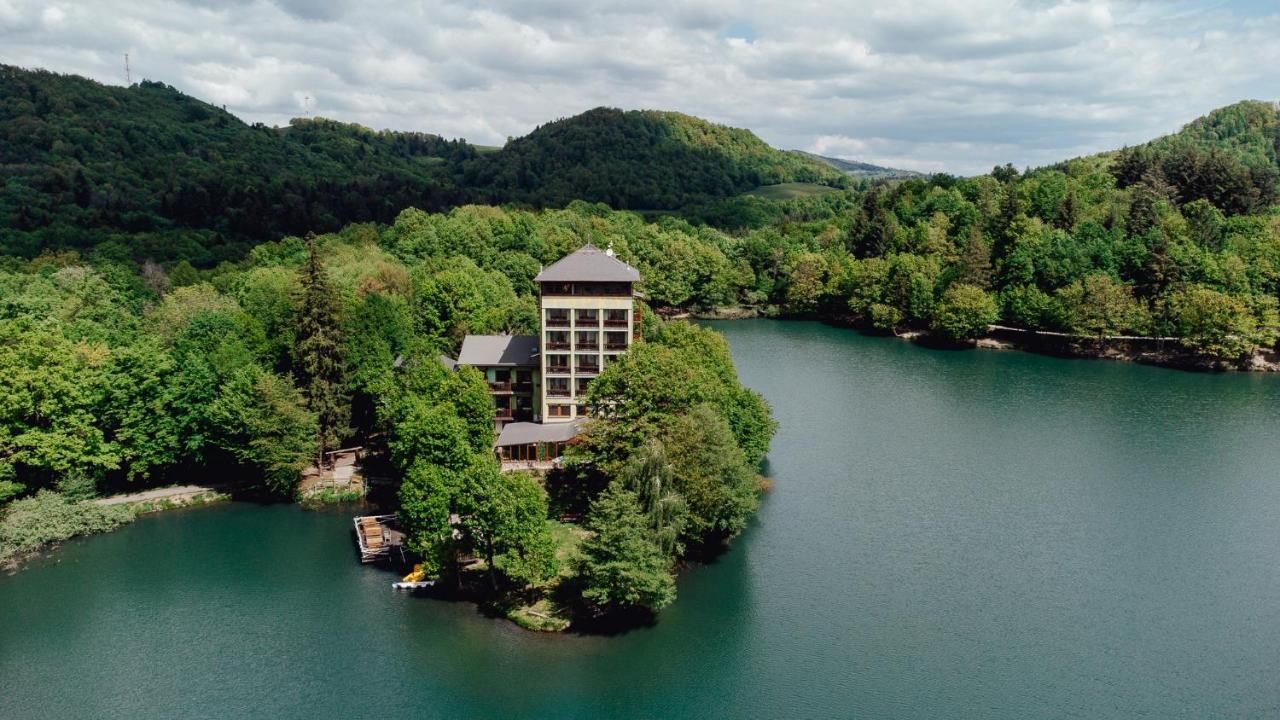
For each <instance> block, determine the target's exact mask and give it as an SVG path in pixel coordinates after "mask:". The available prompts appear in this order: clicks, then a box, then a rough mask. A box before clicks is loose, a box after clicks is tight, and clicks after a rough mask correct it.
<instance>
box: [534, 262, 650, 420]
mask: <svg viewBox="0 0 1280 720" xmlns="http://www.w3.org/2000/svg"><path fill="white" fill-rule="evenodd" d="M534 281H535V282H537V283H538V288H539V313H540V317H541V326H542V327H541V330H542V334H541V338H540V339H541V347H542V355H541V362H540V370H541V375H542V397H541V403H540V405H541V407H540V413H539V414H540V416H541V419H542V422H544V423H556V422H570V421H572V420H575V419H578V418H582V417H585V416H586V415H587V413H588V408H587V406H586V396H587V387H588V385H589V384H590V383H591V381H592V380H594V379H595V378H596V376H597V375H599V374H600V372H601V371H602V370H604V368H605V367H607V366H608V364H609V363H610V362H612V361H613V360H614V359H616V358H617V357H618V356H619V355H621V354H622V353H624V352H626V351H627V348H629V347H631V342H632V340H633V338H634V337H635V329H636V325H635V320H636V318H635V313H634V309H633V306H634V304H635V303H634V297H635V283H637V282H639V281H640V273H639V272H638V271H637V270H636V269H635V268H633V267H631V266H630V265H627V264H626V263H624V262H622V261H621V260H619V259H617V258H616V257H614V255H613V251H612V250H600V249H599V248H596V247H594V246H592V245H587V246H585V247H583V248H581V249H579V250H578V251H577V252H574V253H571V254H570V255H567V256H565V257H564V258H563V259H561V260H560V261H559V262H557V263H555V264H554V265H551V266H550V267H547V268H546V269H544V270H543V271H542V272H540V273H538V276H537V277H535V278H534Z"/></svg>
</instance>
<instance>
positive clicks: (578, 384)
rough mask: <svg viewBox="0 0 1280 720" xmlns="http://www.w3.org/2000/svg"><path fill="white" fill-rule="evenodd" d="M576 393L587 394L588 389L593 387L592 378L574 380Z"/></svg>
mask: <svg viewBox="0 0 1280 720" xmlns="http://www.w3.org/2000/svg"><path fill="white" fill-rule="evenodd" d="M573 387H574V390H575V392H574V393H573V394H574V395H586V394H587V390H588V389H589V388H590V387H591V378H577V379H576V381H575V382H574V385H573Z"/></svg>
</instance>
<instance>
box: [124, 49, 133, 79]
mask: <svg viewBox="0 0 1280 720" xmlns="http://www.w3.org/2000/svg"><path fill="white" fill-rule="evenodd" d="M124 84H125V85H132V84H133V73H131V72H129V53H125V54H124Z"/></svg>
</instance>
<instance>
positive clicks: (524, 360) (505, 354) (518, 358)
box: [458, 335, 538, 367]
mask: <svg viewBox="0 0 1280 720" xmlns="http://www.w3.org/2000/svg"><path fill="white" fill-rule="evenodd" d="M458 364H459V365H475V366H479V367H502V366H510V367H537V366H538V338H537V337H536V336H534V335H468V336H466V337H465V338H463V340H462V352H460V353H458Z"/></svg>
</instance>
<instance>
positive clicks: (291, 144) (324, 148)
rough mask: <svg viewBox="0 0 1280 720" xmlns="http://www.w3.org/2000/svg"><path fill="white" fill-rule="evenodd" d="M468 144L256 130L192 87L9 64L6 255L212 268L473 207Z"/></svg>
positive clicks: (340, 126) (345, 130)
mask: <svg viewBox="0 0 1280 720" xmlns="http://www.w3.org/2000/svg"><path fill="white" fill-rule="evenodd" d="M474 154H475V151H474V149H473V148H471V147H470V146H468V145H466V144H465V143H464V142H460V141H451V140H444V139H441V138H439V137H437V136H433V135H425V134H419V133H386V132H381V133H379V132H373V131H370V130H367V129H365V128H362V127H359V126H356V125H349V124H344V123H337V122H333V121H328V120H295V121H294V122H293V123H292V124H291V125H290V126H289V127H287V128H269V127H265V126H262V125H246V124H245V123H243V122H241V121H240V120H239V119H237V118H236V117H235V116H233V115H231V114H230V113H228V112H226V111H224V110H222V109H219V108H216V107H214V106H212V105H209V104H207V103H204V102H201V101H199V100H197V99H195V98H192V97H190V96H187V95H184V94H183V93H181V92H179V91H178V90H176V89H174V88H171V87H168V86H165V85H162V84H159V83H149V82H143V83H141V84H138V85H134V86H132V87H127V88H123V87H113V86H105V85H100V84H98V83H95V82H92V81H90V80H86V79H84V78H80V77H76V76H70V75H57V74H54V73H49V72H43V71H29V70H23V69H20V68H15V67H10V66H3V67H0V163H2V164H0V173H3V176H4V180H5V182H4V184H3V186H0V227H2V228H3V238H2V242H0V252H4V253H9V254H21V255H28V256H30V255H35V254H38V253H39V252H40V250H42V249H45V248H54V247H90V246H93V245H97V244H99V243H102V242H104V241H106V240H108V239H113V238H114V239H116V240H117V241H118V242H121V243H122V244H125V245H127V247H128V248H129V251H130V252H132V253H133V254H134V255H136V256H139V257H152V258H155V259H157V260H169V259H173V260H177V259H185V260H189V261H191V262H193V263H196V264H210V263H212V262H215V261H217V260H219V259H226V258H232V257H240V256H242V255H243V253H244V251H245V250H246V249H247V247H248V246H249V244H251V243H252V242H258V241H262V240H266V239H271V238H275V237H279V236H281V235H285V234H289V233H303V232H306V231H307V230H317V231H327V230H336V229H338V228H340V227H342V226H343V225H345V224H347V223H350V222H357V221H365V220H376V221H382V222H388V221H390V220H391V219H392V218H394V217H395V215H396V213H398V212H399V211H400V210H402V209H404V208H405V207H407V206H410V205H414V206H418V207H426V208H435V209H439V208H445V207H448V206H451V205H454V204H457V203H458V202H460V201H461V200H462V199H463V196H462V195H461V194H460V193H459V191H458V190H457V188H456V187H455V186H454V185H453V181H452V173H451V171H450V167H452V166H453V165H454V164H456V163H459V162H461V161H462V160H465V159H466V158H468V157H471V156H474Z"/></svg>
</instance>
